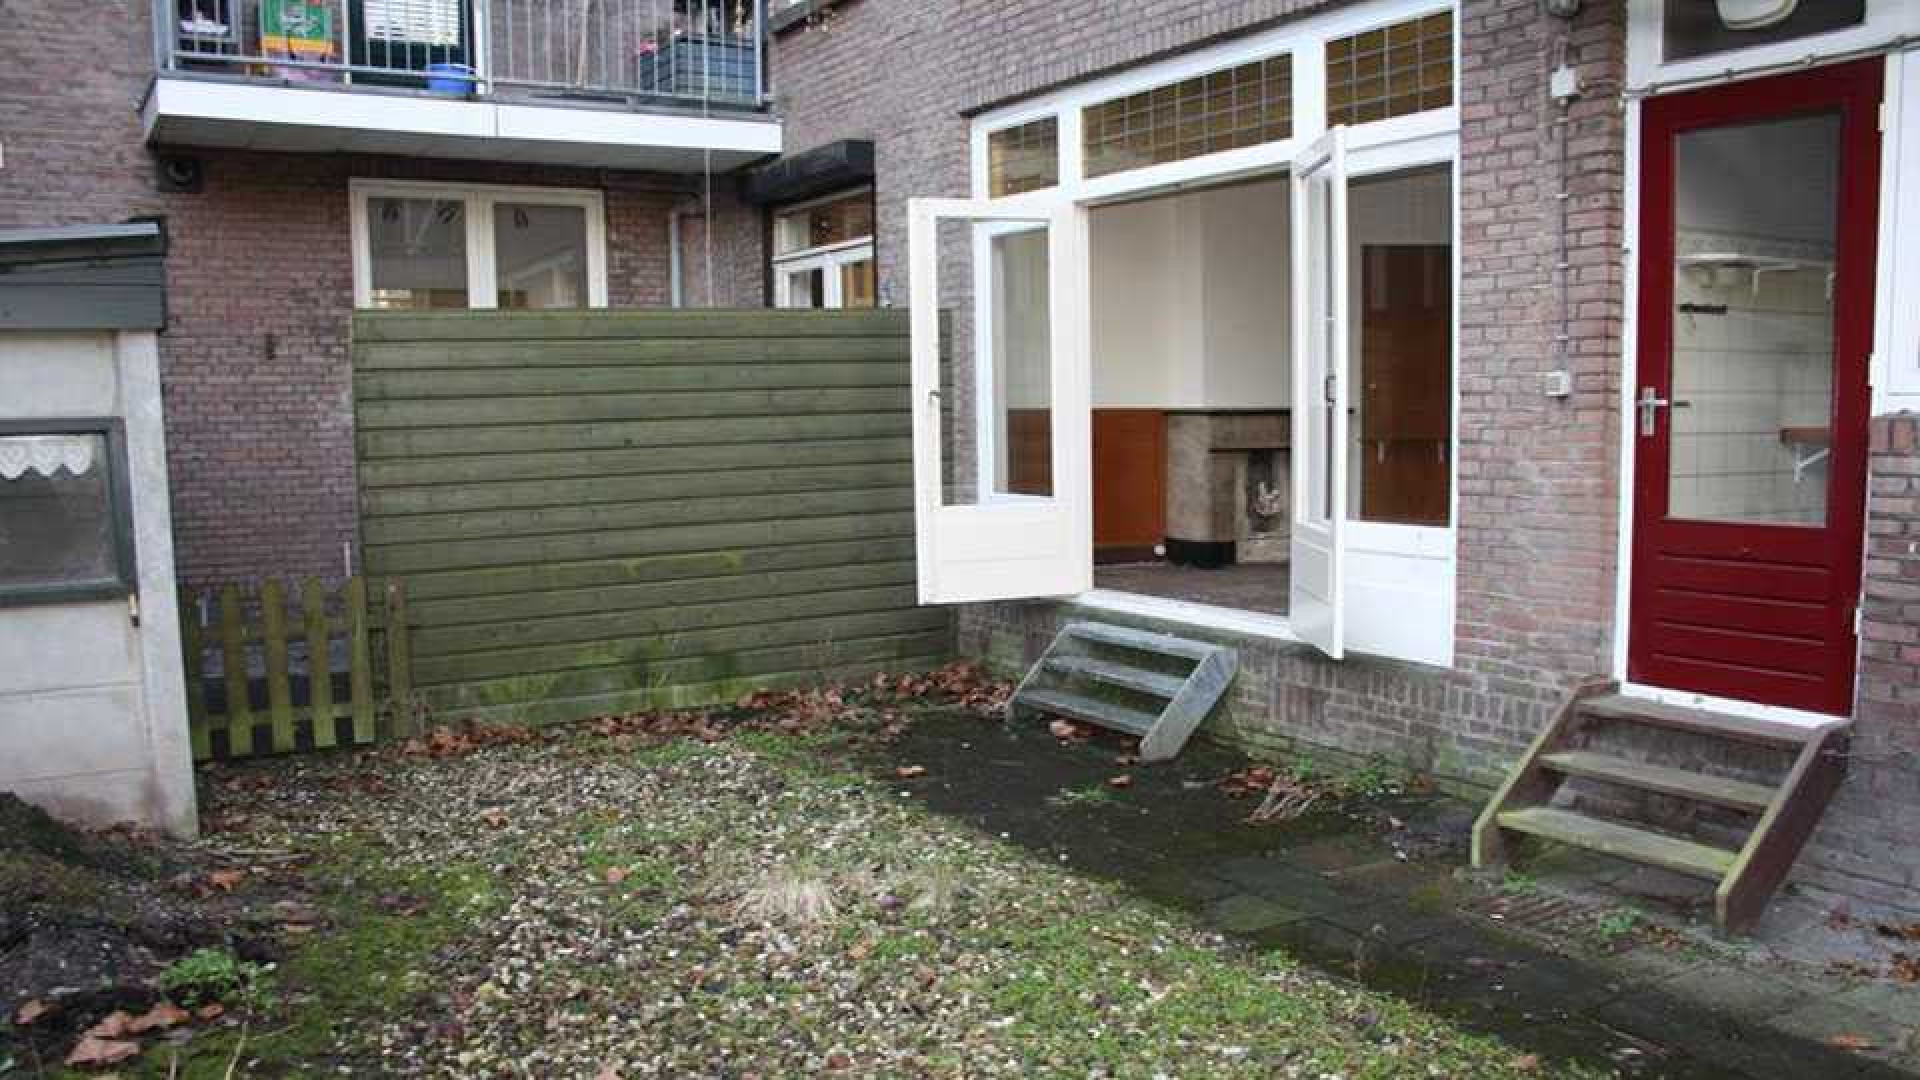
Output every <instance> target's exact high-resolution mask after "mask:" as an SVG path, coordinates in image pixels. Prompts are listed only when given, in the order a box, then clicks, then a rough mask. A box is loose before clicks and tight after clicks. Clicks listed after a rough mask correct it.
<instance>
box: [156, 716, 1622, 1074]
mask: <svg viewBox="0 0 1920 1080" xmlns="http://www.w3.org/2000/svg"><path fill="white" fill-rule="evenodd" d="M842 743H843V740H842V738H841V737H840V736H835V735H831V734H829V735H805V736H775V735H766V734H753V735H747V736H740V737H735V738H730V739H726V740H721V741H715V742H707V741H702V740H699V739H694V738H682V739H676V740H671V741H652V740H646V739H632V738H626V737H608V738H593V737H587V736H581V737H577V738H569V739H563V740H555V741H551V742H546V743H536V744H526V745H496V746H489V747H486V748H483V749H480V750H479V751H478V752H474V753H470V754H461V755H457V756H448V757H446V758H444V759H423V758H420V757H412V756H402V755H393V754H384V755H362V756H358V757H335V758H324V759H315V760H311V761H306V762H293V763H283V764H280V765H274V766H263V767H258V768H254V769H246V770H229V771H223V772H221V773H218V774H212V776H211V779H212V783H211V784H210V790H209V791H208V793H207V797H206V801H207V805H208V808H209V818H210V820H212V821H214V822H216V823H217V824H218V825H219V831H218V833H217V836H216V839H217V841H218V842H220V843H223V844H228V845H231V846H233V847H236V848H240V847H246V848H260V849H272V850H282V849H286V850H294V851H299V852H304V853H307V854H310V855H311V856H312V862H311V864H310V865H309V866H308V867H307V869H306V870H305V871H304V873H305V876H306V879H307V883H308V885H309V887H310V889H311V892H312V895H314V896H315V897H316V898H317V899H316V904H317V905H318V906H320V907H321V908H322V911H323V916H324V920H325V923H324V925H323V926H321V927H319V928H318V929H316V930H314V931H313V932H310V933H304V934H297V935H294V936H293V937H292V938H291V939H290V942H289V951H288V953H287V957H286V959H285V961H284V962H283V963H281V964H280V965H278V968H277V970H275V971H274V972H272V974H271V986H272V992H271V994H270V995H265V998H266V999H265V1000H263V1001H261V1002H259V1003H258V1005H257V1008H256V1010H255V1011H254V1013H252V1014H251V1015H249V1016H247V1017H246V1018H245V1025H244V1028H243V1027H241V1026H240V1025H237V1024H236V1025H230V1026H227V1027H222V1028H218V1029H214V1030H210V1031H208V1032H206V1033H204V1034H202V1035H200V1036H199V1037H196V1038H195V1039H194V1040H192V1041H191V1042H189V1043H187V1044H186V1045H185V1046H184V1047H182V1048H180V1049H179V1050H178V1063H177V1073H175V1072H174V1071H173V1070H174V1069H175V1068H176V1066H175V1064H174V1063H173V1062H172V1061H171V1060H170V1059H171V1057H172V1055H171V1054H170V1053H169V1052H168V1051H166V1050H163V1049H160V1048H158V1047H150V1048H149V1049H148V1051H147V1052H146V1053H145V1054H144V1055H143V1057H142V1058H141V1059H139V1060H138V1061H136V1062H134V1063H131V1067H129V1066H126V1065H123V1066H122V1067H121V1072H122V1074H123V1075H128V1076H134V1075H138V1076H149V1077H161V1076H169V1075H179V1076H183V1077H220V1076H225V1075H226V1071H227V1069H228V1068H229V1066H233V1075H236V1076H280V1075H308V1074H320V1073H333V1072H341V1071H344V1072H351V1073H359V1074H378V1075H460V1076H494V1075H501V1076H507V1075H513V1076H520V1075H534V1076H581V1077H592V1076H596V1075H607V1073H608V1070H611V1073H612V1074H613V1075H618V1076H620V1077H623V1078H626V1080H633V1078H636V1077H643V1076H718V1075H744V1074H748V1073H753V1074H757V1075H763V1076H790V1075H811V1074H814V1073H818V1072H823V1071H831V1072H835V1073H840V1074H844V1075H849V1076H899V1075H911V1076H934V1077H962V1076H965V1077H974V1076H1028V1075H1062V1076H1066V1075H1071V1076H1089V1075H1092V1076H1150V1075H1156V1074H1166V1075H1205V1076H1220V1077H1234V1076H1248V1077H1253V1076H1261V1077H1265V1076H1282V1077H1288V1076H1299V1077H1322V1076H1340V1077H1342V1078H1346V1080H1355V1078H1362V1077H1404V1076H1444V1077H1455V1078H1478V1077H1504V1076H1533V1075H1540V1072H1539V1068H1540V1066H1539V1063H1538V1061H1537V1059H1534V1058H1532V1057H1531V1056H1530V1055H1525V1054H1522V1053H1520V1052H1519V1051H1517V1050H1515V1049H1514V1048H1512V1047H1510V1046H1507V1045H1505V1044H1503V1043H1501V1042H1499V1041H1497V1040H1494V1039H1491V1038H1487V1037H1483V1036H1479V1035H1474V1034H1469V1033H1466V1032H1463V1031H1461V1030H1459V1029H1457V1028H1455V1027H1453V1026H1451V1025H1449V1024H1447V1023H1445V1022H1443V1021H1441V1020H1439V1019H1437V1018H1435V1017H1434V1016H1433V1015H1431V1014H1429V1013H1426V1012H1423V1011H1422V1010H1420V1009H1419V1008H1417V1007H1415V1006H1412V1005H1409V1004H1406V1003H1404V1002H1401V1001H1399V1000H1397V999H1393V998H1390V997H1387V996H1383V995H1379V994H1375V993H1370V992H1368V991H1365V990H1363V989H1360V988H1357V987H1354V986H1352V985H1349V984H1347V983H1344V982H1340V981H1337V980H1333V979H1329V978H1328V977H1326V976H1324V975H1321V974H1318V973H1315V972H1314V971H1312V970H1310V969H1308V968H1305V967H1303V966H1299V965H1297V964H1295V963H1294V962H1293V961H1291V960H1290V959H1289V958H1288V957H1287V956H1286V955H1285V954H1284V953H1282V952H1278V951H1267V952H1262V951H1258V950H1254V949H1252V948H1249V947H1245V946H1242V945H1238V944H1234V943H1232V942H1229V941H1227V940H1225V939H1223V938H1221V937H1220V936H1218V935H1217V934H1214V933H1212V932H1210V931H1208V930H1207V929H1205V928H1204V927H1203V926H1201V925H1199V924H1197V923H1195V922H1193V921H1191V920H1190V919H1189V918H1188V917H1186V916H1184V915H1181V914H1179V913H1175V912H1171V911H1168V910H1165V909H1162V908H1159V907H1156V906H1154V905H1153V904H1151V903H1149V902H1147V901H1145V900H1143V899H1141V898H1140V897H1138V896H1137V895H1134V894H1132V893H1130V892H1128V891H1126V890H1125V889H1124V888H1122V887H1119V886H1117V885H1113V884H1109V883H1103V882H1099V881H1094V880H1090V879H1087V878H1083V877H1079V876H1076V875H1074V874H1073V873H1072V872H1070V871H1069V870H1066V869H1064V868H1062V867H1060V866H1058V865H1055V864H1052V863H1049V862H1047V861H1045V860H1043V859H1040V858H1036V857H1034V856H1033V855H1031V854H1029V853H1028V852H1027V851H1025V850H1023V849H1020V848H1018V847H1015V846H1012V845H1010V844H1006V843H1002V842H1000V841H999V840H997V839H995V838H994V837H992V836H990V835H987V834H985V833H982V832H979V831H977V830H973V829H970V828H967V827H966V826H964V825H962V824H960V823H957V822H955V821H953V820H951V819H947V818H942V817H938V816H936V815H934V814H932V813H930V812H928V811H926V810H924V809H922V808H921V807H919V806H918V805H916V804H915V803H913V802H911V801H909V800H905V799H902V798H901V797H900V789H901V784H899V783H896V782H893V778H891V777H887V776H878V777H875V776H873V775H871V774H868V773H866V772H863V771H860V770H858V769H856V768H854V767H852V766H851V765H849V764H848V763H847V760H848V759H847V758H846V757H845V756H844V755H843V754H842V753H841V750H842ZM369 776H377V777H378V778H379V780H380V782H381V783H380V787H381V789H382V791H383V794H380V795H377V796H370V795H368V794H367V793H366V790H367V784H366V783H365V782H364V781H365V780H366V778H367V777H369ZM1357 786H1371V782H1368V784H1366V785H1357ZM1110 797H1111V793H1110V792H1109V791H1108V790H1107V789H1106V788H1105V787H1094V786H1090V787H1088V788H1084V789H1067V790H1063V791H1061V792H1059V793H1058V795H1057V796H1056V798H1057V799H1058V800H1059V801H1060V802H1062V803H1067V804H1075V803H1086V804H1097V803H1101V802H1105V801H1106V800H1107V799H1108V798H1110ZM1551 1075H1554V1076H1561V1077H1578V1076H1587V1075H1593V1074H1590V1073H1588V1072H1585V1071H1582V1070H1581V1069H1578V1068H1575V1067H1571V1066H1569V1067H1565V1068H1559V1067H1556V1071H1553V1072H1552V1073H1551Z"/></svg>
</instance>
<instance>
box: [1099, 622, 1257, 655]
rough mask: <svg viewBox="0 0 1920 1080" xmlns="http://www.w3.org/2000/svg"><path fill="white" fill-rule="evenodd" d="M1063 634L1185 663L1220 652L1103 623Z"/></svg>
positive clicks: (1199, 642)
mask: <svg viewBox="0 0 1920 1080" xmlns="http://www.w3.org/2000/svg"><path fill="white" fill-rule="evenodd" d="M1067 633H1068V634H1070V635H1072V636H1073V637H1076V638H1079V639H1080V640H1081V641H1093V642H1098V643H1099V644H1102V645H1112V646H1114V647H1115V648H1121V649H1132V650H1134V651H1135V652H1144V653H1156V654H1159V655H1162V656H1178V657H1182V658H1183V659H1187V660H1205V659H1206V658H1207V657H1209V656H1211V655H1213V654H1214V653H1216V652H1219V651H1220V646H1218V645H1209V644H1207V643H1205V642H1202V641H1188V640H1186V639H1185V638H1177V637H1173V636H1171V635H1168V634H1155V633H1152V632H1151V631H1147V630H1135V629H1133V628H1132V627H1128V626H1109V625H1107V624H1105V623H1072V624H1070V625H1069V626H1068V627H1067Z"/></svg>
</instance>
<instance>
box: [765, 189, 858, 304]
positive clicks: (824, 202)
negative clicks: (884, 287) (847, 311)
mask: <svg viewBox="0 0 1920 1080" xmlns="http://www.w3.org/2000/svg"><path fill="white" fill-rule="evenodd" d="M772 262H773V267H772V269H773V303H774V306H775V307H783V308H870V307H875V306H877V305H878V304H879V289H878V278H877V275H876V274H875V268H874V258H873V192H872V191H871V190H870V189H865V188H863V189H861V190H859V191H854V192H846V193H842V194H839V195H830V196H828V197H826V198H824V199H816V200H814V201H812V202H807V203H801V204H800V205H798V206H792V207H788V208H787V209H785V210H780V211H776V212H775V213H774V216H773V260H772Z"/></svg>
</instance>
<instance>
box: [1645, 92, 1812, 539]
mask: <svg viewBox="0 0 1920 1080" xmlns="http://www.w3.org/2000/svg"><path fill="white" fill-rule="evenodd" d="M1840 136H1841V123H1840V113H1839V110H1838V109H1831V110H1827V111H1823V112H1816V113H1812V114H1804V115H1800V116H1794V117H1789V118H1784V119H1778V120H1767V121H1762V122H1759V123H1750V124H1738V125H1729V126H1724V127H1714V128H1704V129H1699V130H1694V131H1687V132H1682V133H1681V134H1679V135H1678V136H1677V137H1676V138H1675V143H1674V161H1675V166H1674V170H1675V190H1674V229H1675V235H1674V248H1673V250H1674V252H1675V256H1676V258H1675V262H1676V264H1677V265H1676V266H1675V268H1674V271H1673V273H1674V305H1675V311H1674V313H1673V387H1672V392H1671V394H1670V398H1671V406H1670V409H1671V413H1672V427H1671V430H1672V433H1673V439H1672V448H1671V451H1670V454H1669V458H1668V501H1667V509H1668V514H1669V515H1670V516H1671V517H1675V518H1686V519H1692V520H1704V521H1735V522H1767V523H1773V524H1803V525H1818V524H1821V523H1823V522H1825V520H1826V517H1827V471H1828V454H1829V451H1830V448H1831V445H1832V431H1831V427H1832V417H1833V362H1834V296H1833V292H1834V290H1833V280H1834V254H1835V250H1836V223H1837V211H1838V206H1839V198H1838V190H1839V188H1838V185H1839V162H1840Z"/></svg>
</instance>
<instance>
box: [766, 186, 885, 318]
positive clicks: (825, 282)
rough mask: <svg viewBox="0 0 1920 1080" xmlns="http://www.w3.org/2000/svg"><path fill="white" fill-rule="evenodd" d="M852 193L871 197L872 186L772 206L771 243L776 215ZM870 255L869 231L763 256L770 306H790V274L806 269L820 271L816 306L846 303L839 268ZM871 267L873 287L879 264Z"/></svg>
mask: <svg viewBox="0 0 1920 1080" xmlns="http://www.w3.org/2000/svg"><path fill="white" fill-rule="evenodd" d="M856 195H864V196H866V197H867V198H868V199H872V198H873V188H871V187H857V188H847V189H845V190H842V191H836V192H834V193H832V194H830V195H822V196H820V197H819V198H814V199H807V200H805V201H803V202H797V203H793V204H792V205H790V206H782V207H778V208H776V209H775V210H774V211H773V219H774V220H773V239H774V245H777V244H778V242H779V238H780V219H781V218H782V217H785V216H786V215H788V214H792V213H795V212H798V211H801V210H806V209H808V208H809V207H814V206H822V205H825V204H827V203H834V202H839V201H841V200H843V199H851V198H853V197H854V196H856ZM774 245H769V246H770V247H771V246H774ZM873 258H874V246H873V234H872V233H868V234H867V235H865V236H862V237H858V238H855V239H853V240H842V241H840V242H838V243H834V244H819V245H816V246H814V247H809V248H799V249H797V250H795V251H789V252H787V253H785V254H783V255H770V256H769V257H768V259H767V267H768V270H769V271H770V272H771V273H772V274H773V306H774V307H777V308H791V307H793V306H794V303H793V283H792V280H791V278H792V275H794V274H795V273H802V272H805V271H808V270H820V271H823V273H822V274H821V275H820V277H821V284H820V290H821V293H822V295H821V299H820V306H821V307H822V308H835V309H837V308H843V307H845V306H846V296H845V295H844V294H843V293H842V291H841V282H840V274H839V270H840V268H841V267H843V266H850V265H852V264H854V263H857V262H860V261H862V260H872V259H873ZM874 271H875V275H876V276H875V285H876V287H877V286H878V284H879V279H878V272H879V266H878V265H877V263H876V265H875V267H874ZM875 291H876V292H877V291H878V289H877V288H876V290H875ZM874 299H875V302H876V303H878V301H879V297H878V296H877V295H876V296H875V298H874Z"/></svg>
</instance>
